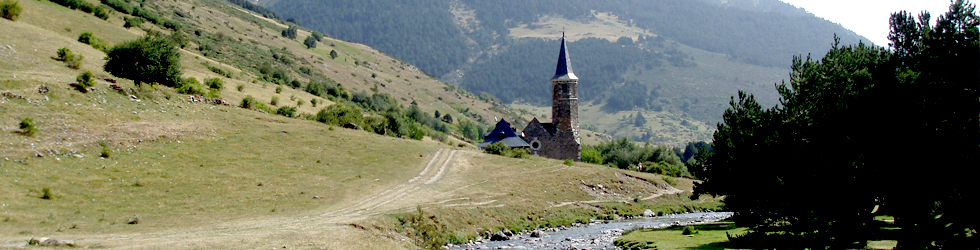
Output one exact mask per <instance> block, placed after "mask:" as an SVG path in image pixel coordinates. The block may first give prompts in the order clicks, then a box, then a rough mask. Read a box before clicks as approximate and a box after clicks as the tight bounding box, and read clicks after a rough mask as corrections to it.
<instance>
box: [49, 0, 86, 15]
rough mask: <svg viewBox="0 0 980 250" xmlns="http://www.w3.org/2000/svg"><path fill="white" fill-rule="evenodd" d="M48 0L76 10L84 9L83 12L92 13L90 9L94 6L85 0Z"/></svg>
mask: <svg viewBox="0 0 980 250" xmlns="http://www.w3.org/2000/svg"><path fill="white" fill-rule="evenodd" d="M50 1H51V2H52V3H56V4H59V5H61V6H65V7H68V8H71V9H73V10H75V9H77V10H81V11H84V12H85V13H92V9H95V6H92V4H90V3H88V2H86V1H85V0H50Z"/></svg>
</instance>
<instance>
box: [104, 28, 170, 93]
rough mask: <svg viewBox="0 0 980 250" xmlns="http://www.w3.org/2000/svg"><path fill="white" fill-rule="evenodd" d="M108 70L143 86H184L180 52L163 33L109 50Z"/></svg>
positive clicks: (106, 65) (150, 35)
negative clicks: (156, 84)
mask: <svg viewBox="0 0 980 250" xmlns="http://www.w3.org/2000/svg"><path fill="white" fill-rule="evenodd" d="M108 58H109V60H108V61H106V63H105V67H104V68H105V71H106V72H109V73H111V74H113V75H115V76H118V77H122V78H128V79H132V80H133V81H134V82H136V84H137V85H139V84H141V83H144V82H145V83H150V84H153V83H160V84H163V85H165V86H170V87H174V86H177V84H179V83H180V81H181V80H180V75H181V71H180V52H179V51H178V49H177V44H176V43H175V42H174V41H173V40H172V39H170V38H168V37H164V36H162V35H159V34H147V35H146V36H144V37H142V38H139V39H136V40H133V41H129V42H125V43H122V44H119V45H116V46H115V47H113V48H112V50H110V51H109V54H108Z"/></svg>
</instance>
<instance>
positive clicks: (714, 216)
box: [448, 212, 732, 250]
mask: <svg viewBox="0 0 980 250" xmlns="http://www.w3.org/2000/svg"><path fill="white" fill-rule="evenodd" d="M730 217H732V213H731V212H698V213H685V214H671V215H664V216H656V217H642V218H634V219H628V220H613V221H597V222H593V223H589V224H584V225H581V226H575V227H563V228H561V229H541V230H539V233H540V232H543V234H542V235H540V236H539V237H532V235H531V232H525V233H520V234H514V236H513V237H511V239H510V240H504V241H490V240H487V239H483V240H481V241H480V242H474V243H469V244H462V245H455V246H452V245H451V246H448V247H449V249H453V250H467V249H619V248H618V247H616V246H613V244H612V242H613V240H615V239H616V238H618V237H619V236H620V235H622V233H623V231H625V230H628V229H632V228H637V227H641V228H666V227H670V226H684V225H693V224H701V223H708V222H715V221H720V220H724V219H728V218H730ZM536 236H537V235H536Z"/></svg>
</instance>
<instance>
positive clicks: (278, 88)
mask: <svg viewBox="0 0 980 250" xmlns="http://www.w3.org/2000/svg"><path fill="white" fill-rule="evenodd" d="M280 93H282V86H276V94H280Z"/></svg>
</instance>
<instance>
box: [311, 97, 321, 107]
mask: <svg viewBox="0 0 980 250" xmlns="http://www.w3.org/2000/svg"><path fill="white" fill-rule="evenodd" d="M319 103H320V100H318V99H316V98H313V99H310V105H313V107H314V108H315V107H316V105H317V104H319Z"/></svg>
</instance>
